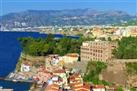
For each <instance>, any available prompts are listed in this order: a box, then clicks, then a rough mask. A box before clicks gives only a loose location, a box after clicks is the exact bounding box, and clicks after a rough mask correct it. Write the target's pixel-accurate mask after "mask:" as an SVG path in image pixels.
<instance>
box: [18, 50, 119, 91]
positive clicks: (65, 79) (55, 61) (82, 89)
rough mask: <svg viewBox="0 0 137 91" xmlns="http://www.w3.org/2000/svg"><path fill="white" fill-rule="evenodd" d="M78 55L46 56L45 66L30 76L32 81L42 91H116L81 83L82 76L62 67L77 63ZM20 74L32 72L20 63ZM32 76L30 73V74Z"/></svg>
mask: <svg viewBox="0 0 137 91" xmlns="http://www.w3.org/2000/svg"><path fill="white" fill-rule="evenodd" d="M78 58H79V55H78V54H76V53H70V54H67V55H65V56H62V57H61V56H58V55H48V56H47V57H46V58H45V66H40V67H38V68H37V69H36V72H34V73H33V75H32V80H33V81H35V82H37V84H38V86H39V87H40V88H42V89H43V90H44V91H117V87H108V86H104V85H94V84H92V83H87V82H84V81H83V75H82V74H81V73H80V72H79V71H77V70H75V69H73V70H72V69H68V68H66V67H64V65H65V64H72V63H74V62H77V61H78ZM21 72H25V73H28V72H32V67H31V65H30V64H27V63H22V65H21ZM31 74H32V73H31Z"/></svg>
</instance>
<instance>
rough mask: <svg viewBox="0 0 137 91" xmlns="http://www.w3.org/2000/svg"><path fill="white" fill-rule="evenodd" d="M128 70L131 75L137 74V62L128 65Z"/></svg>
mask: <svg viewBox="0 0 137 91" xmlns="http://www.w3.org/2000/svg"><path fill="white" fill-rule="evenodd" d="M126 68H127V72H128V73H129V74H137V62H130V63H126Z"/></svg>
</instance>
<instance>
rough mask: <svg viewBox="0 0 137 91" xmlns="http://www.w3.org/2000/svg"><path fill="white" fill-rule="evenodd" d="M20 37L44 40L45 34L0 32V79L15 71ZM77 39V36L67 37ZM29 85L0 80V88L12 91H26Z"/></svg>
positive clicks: (59, 36)
mask: <svg viewBox="0 0 137 91" xmlns="http://www.w3.org/2000/svg"><path fill="white" fill-rule="evenodd" d="M54 36H55V37H56V38H62V37H63V35H61V34H55V35H54ZM21 37H33V38H40V37H41V38H46V37H47V34H41V33H38V32H9V31H7V32H6V31H5V32H4V31H0V77H6V76H7V75H8V74H9V73H10V72H12V71H14V70H15V67H16V64H17V62H18V59H19V57H20V54H21V51H22V48H21V45H20V43H19V41H18V38H21ZM68 37H71V38H76V39H77V38H79V37H78V36H68ZM30 86H31V83H24V82H16V83H15V82H12V81H5V80H0V87H3V88H10V89H14V91H28V89H29V88H30Z"/></svg>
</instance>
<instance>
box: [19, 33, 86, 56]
mask: <svg viewBox="0 0 137 91" xmlns="http://www.w3.org/2000/svg"><path fill="white" fill-rule="evenodd" d="M83 40H85V39H84V38H79V39H73V38H68V37H64V38H61V39H54V36H53V35H52V34H49V35H48V37H47V38H37V39H34V38H31V37H28V38H19V41H20V43H21V45H22V48H23V53H25V54H28V55H31V56H45V55H47V54H53V53H55V54H59V55H65V54H66V53H72V52H74V53H80V46H81V44H82V42H83Z"/></svg>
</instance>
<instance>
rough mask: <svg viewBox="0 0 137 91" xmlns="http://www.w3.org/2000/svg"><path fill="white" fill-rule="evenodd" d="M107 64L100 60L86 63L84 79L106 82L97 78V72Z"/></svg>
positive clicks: (98, 82) (97, 82) (99, 82)
mask: <svg viewBox="0 0 137 91" xmlns="http://www.w3.org/2000/svg"><path fill="white" fill-rule="evenodd" d="M106 67H107V65H106V64H105V63H103V62H100V61H97V62H96V61H90V62H89V63H88V65H87V69H86V74H85V76H84V81H87V82H93V83H94V84H108V83H107V82H105V81H100V80H99V74H100V73H101V71H102V70H103V69H105V68H106Z"/></svg>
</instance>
